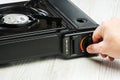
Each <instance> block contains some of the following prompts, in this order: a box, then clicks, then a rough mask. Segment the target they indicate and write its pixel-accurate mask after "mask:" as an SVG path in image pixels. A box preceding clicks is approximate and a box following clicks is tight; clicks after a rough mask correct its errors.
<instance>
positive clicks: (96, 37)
mask: <svg viewBox="0 0 120 80" xmlns="http://www.w3.org/2000/svg"><path fill="white" fill-rule="evenodd" d="M92 39H93V44H91V45H89V46H88V47H87V52H88V53H90V54H97V53H99V54H101V55H102V57H103V58H105V57H107V56H108V58H109V59H110V61H113V60H114V58H120V19H118V18H114V19H111V20H108V21H105V22H103V23H102V24H101V25H100V26H99V27H98V28H97V29H96V30H95V31H94V32H93V36H92Z"/></svg>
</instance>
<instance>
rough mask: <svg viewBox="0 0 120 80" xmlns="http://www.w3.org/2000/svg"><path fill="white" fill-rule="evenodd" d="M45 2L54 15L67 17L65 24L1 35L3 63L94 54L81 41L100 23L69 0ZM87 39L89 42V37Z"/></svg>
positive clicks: (0, 56) (0, 55)
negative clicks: (85, 48) (83, 46)
mask: <svg viewBox="0 0 120 80" xmlns="http://www.w3.org/2000/svg"><path fill="white" fill-rule="evenodd" d="M16 4H21V3H16ZM45 4H46V8H47V9H48V10H49V11H50V12H51V14H52V15H54V16H57V17H61V18H62V19H63V22H62V25H63V26H62V27H61V28H59V29H58V28H55V29H48V30H41V31H33V32H25V33H18V34H14V35H7V36H0V63H1V64H2V63H7V62H12V61H14V60H20V59H23V58H26V57H44V56H54V55H57V56H62V57H63V58H74V57H87V56H94V55H90V54H88V53H87V52H86V51H81V50H80V49H79V44H80V41H81V39H82V38H83V37H84V36H89V37H90V38H91V36H92V32H93V31H94V29H95V28H96V27H97V26H98V24H97V23H96V22H94V21H93V20H92V19H91V18H90V17H89V16H87V15H86V14H85V13H84V12H83V11H81V10H80V9H79V8H78V7H76V6H75V5H74V4H73V3H71V2H70V1H69V0H46V1H45ZM10 5H11V4H10ZM66 39H68V42H66ZM71 41H72V42H71ZM87 42H88V43H89V40H88V41H87ZM90 42H91V40H90ZM88 43H86V44H88ZM88 45H89V44H88ZM66 51H68V52H69V53H67V52H66Z"/></svg>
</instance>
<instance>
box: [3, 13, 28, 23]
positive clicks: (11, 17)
mask: <svg viewBox="0 0 120 80" xmlns="http://www.w3.org/2000/svg"><path fill="white" fill-rule="evenodd" d="M3 22H4V23H6V24H26V23H28V22H29V17H28V16H26V15H24V14H7V15H5V16H3Z"/></svg>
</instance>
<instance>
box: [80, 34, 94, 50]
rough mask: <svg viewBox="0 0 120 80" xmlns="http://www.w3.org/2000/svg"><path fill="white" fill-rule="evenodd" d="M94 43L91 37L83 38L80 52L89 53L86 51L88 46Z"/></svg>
mask: <svg viewBox="0 0 120 80" xmlns="http://www.w3.org/2000/svg"><path fill="white" fill-rule="evenodd" d="M92 43H93V41H92V37H91V35H87V36H83V37H82V39H81V41H80V50H81V51H82V52H87V51H86V48H87V46H88V45H90V44H92Z"/></svg>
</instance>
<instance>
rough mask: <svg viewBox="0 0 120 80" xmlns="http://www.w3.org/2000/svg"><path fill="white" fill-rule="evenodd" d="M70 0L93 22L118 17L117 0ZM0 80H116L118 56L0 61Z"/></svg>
mask: <svg viewBox="0 0 120 80" xmlns="http://www.w3.org/2000/svg"><path fill="white" fill-rule="evenodd" d="M9 1H12V2H14V1H20V0H0V4H2V3H4V2H9ZM71 1H72V2H73V3H74V4H76V5H77V6H78V7H80V8H81V9H82V10H83V11H84V12H85V13H86V14H88V15H89V16H90V17H91V18H92V19H93V20H95V21H96V22H97V23H101V22H102V21H104V20H108V19H110V18H112V17H120V9H119V8H120V0H71ZM6 56H7V55H6ZM0 80H120V60H115V61H114V62H109V61H108V60H107V59H102V58H101V57H100V56H98V57H93V58H76V59H71V60H63V59H59V58H55V57H54V58H40V59H36V60H34V59H26V60H23V61H18V62H16V63H15V64H10V65H6V66H5V65H3V66H2V65H1V66H0Z"/></svg>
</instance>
